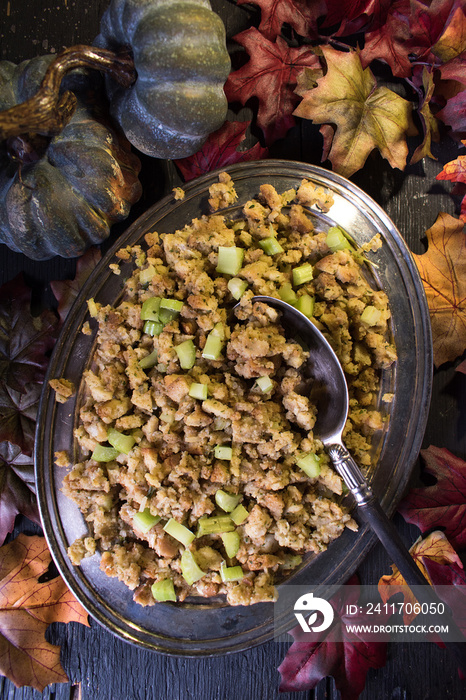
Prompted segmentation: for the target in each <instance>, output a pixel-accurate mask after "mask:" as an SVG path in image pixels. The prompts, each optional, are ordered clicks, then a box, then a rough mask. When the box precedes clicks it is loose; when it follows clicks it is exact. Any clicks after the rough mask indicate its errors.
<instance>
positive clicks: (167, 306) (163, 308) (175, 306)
mask: <svg viewBox="0 0 466 700" xmlns="http://www.w3.org/2000/svg"><path fill="white" fill-rule="evenodd" d="M182 308H183V302H182V301H180V300H179V299H161V300H160V307H159V319H160V321H161V322H162V323H163V324H166V323H170V321H173V319H174V318H176V317H177V316H178V314H179V313H180V311H181V309H182Z"/></svg>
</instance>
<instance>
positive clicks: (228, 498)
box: [215, 489, 241, 513]
mask: <svg viewBox="0 0 466 700" xmlns="http://www.w3.org/2000/svg"><path fill="white" fill-rule="evenodd" d="M240 500H241V496H238V495H236V494H234V493H227V492H226V491H223V490H222V489H218V491H216V492H215V503H216V504H217V505H218V507H219V508H221V509H222V510H224V511H225V512H226V513H231V511H232V510H234V509H235V508H236V506H237V505H238V503H239V502H240Z"/></svg>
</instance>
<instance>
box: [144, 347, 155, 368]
mask: <svg viewBox="0 0 466 700" xmlns="http://www.w3.org/2000/svg"><path fill="white" fill-rule="evenodd" d="M157 354H158V353H157V350H152V352H151V353H150V355H146V356H145V357H142V358H141V359H140V360H139V367H141V369H149V368H150V367H153V366H154V365H155V364H156V362H157Z"/></svg>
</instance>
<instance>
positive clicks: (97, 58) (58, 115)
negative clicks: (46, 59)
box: [0, 44, 136, 140]
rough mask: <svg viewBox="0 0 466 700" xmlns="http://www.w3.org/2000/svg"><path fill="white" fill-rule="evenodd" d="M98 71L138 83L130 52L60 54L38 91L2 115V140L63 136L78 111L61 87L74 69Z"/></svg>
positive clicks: (82, 49)
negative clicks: (59, 134) (26, 135)
mask: <svg viewBox="0 0 466 700" xmlns="http://www.w3.org/2000/svg"><path fill="white" fill-rule="evenodd" d="M82 67H85V68H95V69H97V70H100V71H103V72H105V73H109V74H110V75H111V76H112V77H113V78H114V80H116V81H118V83H120V85H123V86H124V87H130V86H131V85H132V84H133V83H134V81H135V80H136V71H135V68H134V62H133V59H132V57H131V56H130V54H129V53H124V54H117V53H114V52H113V51H108V50H106V49H97V48H94V47H92V46H84V45H81V44H77V45H76V46H71V47H70V48H68V49H65V50H64V51H62V52H61V53H59V54H58V55H57V56H56V58H54V60H53V61H52V62H51V64H50V65H49V67H48V68H47V71H46V73H45V75H44V78H43V80H42V83H41V85H40V88H39V90H38V91H37V92H36V94H35V95H33V96H32V97H31V98H30V99H29V100H26V102H22V103H21V104H18V105H15V106H14V107H10V109H6V110H4V111H3V112H0V140H4V139H8V138H12V137H15V136H20V135H23V134H42V135H44V136H53V135H55V134H58V133H60V131H61V130H62V129H63V127H64V126H65V124H66V123H67V122H68V121H69V120H70V119H71V117H72V115H73V112H74V110H75V108H76V97H75V95H74V94H73V93H72V92H70V91H69V90H67V91H65V92H64V93H63V94H61V95H60V85H61V82H62V80H63V78H64V77H65V75H66V74H67V73H69V71H71V70H74V69H75V68H82Z"/></svg>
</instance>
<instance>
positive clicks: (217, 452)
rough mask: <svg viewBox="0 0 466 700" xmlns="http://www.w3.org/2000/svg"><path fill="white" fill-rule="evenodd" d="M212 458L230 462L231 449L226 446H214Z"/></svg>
mask: <svg viewBox="0 0 466 700" xmlns="http://www.w3.org/2000/svg"><path fill="white" fill-rule="evenodd" d="M214 456H215V458H216V459H226V460H228V461H230V460H231V458H232V457H233V449H232V448H231V447H229V446H228V445H215V448H214Z"/></svg>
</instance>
